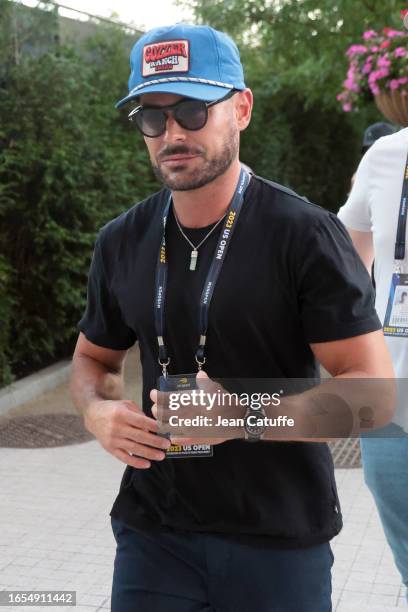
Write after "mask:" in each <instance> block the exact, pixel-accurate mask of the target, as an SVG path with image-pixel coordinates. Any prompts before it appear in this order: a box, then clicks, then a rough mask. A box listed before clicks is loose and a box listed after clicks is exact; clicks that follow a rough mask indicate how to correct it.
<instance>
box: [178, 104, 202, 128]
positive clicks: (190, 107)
mask: <svg viewBox="0 0 408 612" xmlns="http://www.w3.org/2000/svg"><path fill="white" fill-rule="evenodd" d="M174 118H175V120H176V121H177V122H178V123H179V124H180V125H181V126H182V127H183V128H185V129H186V130H201V128H203V127H204V126H205V124H206V123H207V118H208V111H207V106H206V104H205V102H202V101H201V100H183V101H182V102H180V103H179V104H178V105H177V107H176V108H175V109H174Z"/></svg>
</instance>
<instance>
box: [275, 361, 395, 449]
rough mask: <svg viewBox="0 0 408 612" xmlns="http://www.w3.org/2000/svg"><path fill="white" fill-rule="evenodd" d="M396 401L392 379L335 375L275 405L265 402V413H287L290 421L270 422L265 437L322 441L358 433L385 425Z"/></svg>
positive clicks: (282, 415)
mask: <svg viewBox="0 0 408 612" xmlns="http://www.w3.org/2000/svg"><path fill="white" fill-rule="evenodd" d="M395 401H396V388H395V380H394V379H378V378H367V377H365V376H364V373H363V372H361V373H360V372H355V373H348V374H347V375H344V376H336V377H333V378H331V379H328V380H326V381H324V382H323V383H322V384H320V385H318V386H316V387H314V388H313V389H310V390H308V391H305V392H303V393H301V394H299V395H293V396H291V397H287V398H285V399H284V400H283V401H282V403H281V405H280V406H278V407H273V406H268V407H267V408H266V414H267V416H268V417H270V418H272V419H273V418H275V419H276V418H277V417H278V416H279V415H281V417H285V416H286V417H288V418H291V419H293V425H292V426H289V425H287V424H285V423H284V424H282V425H280V426H275V427H274V426H269V427H268V428H267V430H266V431H265V434H264V439H266V440H287V441H300V442H301V441H305V442H313V441H317V442H324V441H328V440H330V439H331V438H343V437H350V436H358V435H359V434H360V433H363V432H369V431H371V430H374V429H377V428H379V427H384V426H385V425H387V424H388V423H389V421H390V420H391V418H392V415H393V412H394V407H395Z"/></svg>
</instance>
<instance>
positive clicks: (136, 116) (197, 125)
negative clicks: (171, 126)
mask: <svg viewBox="0 0 408 612" xmlns="http://www.w3.org/2000/svg"><path fill="white" fill-rule="evenodd" d="M235 93H237V90H236V89H232V90H231V91H229V92H228V93H227V95H226V96H224V97H223V98H220V99H219V100H214V101H213V102H204V100H193V99H192V98H184V99H183V100H180V101H179V102H175V104H169V105H168V106H138V107H137V108H134V109H133V110H132V111H131V112H130V113H129V115H128V119H129V121H130V122H131V123H132V124H133V125H135V126H136V127H137V128H138V130H139V131H140V132H141V133H142V134H143V135H144V136H148V137H149V138H157V137H158V136H161V135H162V134H164V132H165V131H166V123H167V113H168V112H171V113H172V115H173V117H174V119H175V120H176V121H177V123H178V124H179V125H180V126H181V127H182V128H184V129H185V130H201V128H203V127H204V126H205V124H206V123H207V120H208V109H209V108H210V106H215V104H219V103H220V102H225V100H228V99H229V98H231V97H232V96H233V95H234V94H235Z"/></svg>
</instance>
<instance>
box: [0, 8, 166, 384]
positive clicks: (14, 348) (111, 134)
mask: <svg viewBox="0 0 408 612" xmlns="http://www.w3.org/2000/svg"><path fill="white" fill-rule="evenodd" d="M2 16H3V14H2ZM3 26H4V24H3ZM127 48H128V40H127V38H126V36H125V35H124V34H123V33H122V32H121V31H120V30H118V29H117V28H106V27H103V28H101V30H100V32H99V33H98V36H97V37H96V38H95V39H94V40H92V41H89V42H88V43H87V47H86V49H81V50H78V51H74V50H73V49H70V48H65V49H64V48H59V49H58V52H57V53H55V52H54V50H53V49H51V51H49V52H48V53H44V54H40V55H38V56H37V57H36V54H30V53H22V54H20V55H19V60H18V62H15V61H14V60H15V56H14V55H13V54H12V53H11V54H8V56H7V57H8V58H9V59H8V61H6V62H3V68H4V67H5V65H6V67H7V70H6V71H3V78H2V80H1V81H0V126H1V127H0V319H1V329H0V355H1V357H0V384H1V383H3V384H5V383H6V382H8V381H9V380H10V377H11V374H12V373H14V375H21V374H23V373H26V372H28V371H30V370H32V369H34V368H35V367H38V366H41V365H43V364H44V363H47V362H49V361H52V360H54V359H55V358H58V357H60V356H63V355H68V354H69V353H70V352H71V350H72V346H73V341H74V339H75V337H76V330H75V326H76V323H77V321H78V319H79V318H80V316H81V313H82V311H83V307H84V303H85V293H86V276H87V271H88V267H89V263H90V257H91V254H92V245H93V242H94V239H95V235H96V232H97V230H98V229H99V228H100V227H101V226H102V225H103V224H104V223H106V222H107V221H108V220H109V219H111V218H113V217H114V216H116V215H117V214H119V213H120V212H121V211H123V210H125V209H126V208H128V207H129V206H130V205H133V203H134V202H135V201H137V200H139V199H141V198H143V197H144V196H145V195H146V194H147V193H150V192H151V191H152V190H153V189H154V188H155V186H156V185H155V183H154V179H153V177H152V174H151V170H150V163H149V162H148V159H147V156H146V153H145V147H144V144H143V141H142V140H141V139H140V138H138V137H137V136H136V135H135V134H134V133H132V132H130V131H129V129H128V125H127V121H125V120H124V117H123V115H122V114H121V113H119V112H118V111H117V110H115V108H114V103H115V102H116V100H117V99H118V98H119V97H121V96H122V95H123V93H124V91H125V90H126V81H127V72H128V69H127V66H128V49H127ZM4 58H5V55H3V59H4Z"/></svg>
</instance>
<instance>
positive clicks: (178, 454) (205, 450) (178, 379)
mask: <svg viewBox="0 0 408 612" xmlns="http://www.w3.org/2000/svg"><path fill="white" fill-rule="evenodd" d="M169 362H170V359H167V362H166V364H163V363H160V362H159V363H160V365H161V366H162V369H163V373H162V375H161V376H160V378H159V390H160V391H163V392H166V393H183V392H185V391H193V390H194V389H197V380H196V377H197V374H167V367H168V365H169ZM200 369H201V368H200ZM163 435H164V437H166V438H169V437H170V435H169V434H163ZM213 454H214V449H213V447H212V446H211V445H210V444H172V445H171V446H170V448H169V449H168V451H167V453H166V457H167V459H182V458H187V457H212V456H213Z"/></svg>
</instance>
